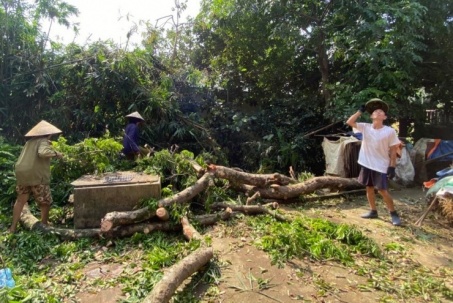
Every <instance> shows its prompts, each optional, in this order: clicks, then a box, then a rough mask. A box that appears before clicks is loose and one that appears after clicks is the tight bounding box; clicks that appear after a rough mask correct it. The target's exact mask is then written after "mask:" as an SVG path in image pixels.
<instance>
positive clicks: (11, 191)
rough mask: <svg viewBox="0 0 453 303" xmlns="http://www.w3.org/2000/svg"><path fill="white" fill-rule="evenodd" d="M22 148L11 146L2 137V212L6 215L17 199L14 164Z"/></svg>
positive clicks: (0, 200)
mask: <svg viewBox="0 0 453 303" xmlns="http://www.w3.org/2000/svg"><path fill="white" fill-rule="evenodd" d="M19 153H20V146H15V145H10V144H8V143H6V142H5V140H4V138H3V137H1V136H0V210H1V213H4V210H6V208H7V207H9V206H10V205H11V203H12V202H13V201H14V200H15V198H16V190H15V189H16V176H15V175H14V164H15V163H16V160H17V158H18V157H19Z"/></svg>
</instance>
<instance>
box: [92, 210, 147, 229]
mask: <svg viewBox="0 0 453 303" xmlns="http://www.w3.org/2000/svg"><path fill="white" fill-rule="evenodd" d="M155 215H156V212H153V211H151V210H149V209H148V208H147V207H146V208H142V209H138V210H132V211H127V212H124V211H113V212H110V213H107V214H106V215H105V216H104V218H102V219H101V232H103V233H106V232H108V231H109V230H111V229H112V228H113V227H115V226H119V225H128V224H134V223H139V222H142V221H145V220H149V219H151V218H152V217H154V216H155Z"/></svg>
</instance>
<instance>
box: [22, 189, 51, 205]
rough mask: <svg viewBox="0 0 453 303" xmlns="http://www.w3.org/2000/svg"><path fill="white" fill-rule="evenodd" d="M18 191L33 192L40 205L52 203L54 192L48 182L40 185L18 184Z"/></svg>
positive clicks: (23, 192)
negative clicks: (52, 192)
mask: <svg viewBox="0 0 453 303" xmlns="http://www.w3.org/2000/svg"><path fill="white" fill-rule="evenodd" d="M16 192H17V194H18V195H22V194H33V197H34V198H35V200H36V203H37V204H38V205H50V204H52V194H51V192H50V186H49V185H48V184H40V185H32V186H27V185H17V186H16Z"/></svg>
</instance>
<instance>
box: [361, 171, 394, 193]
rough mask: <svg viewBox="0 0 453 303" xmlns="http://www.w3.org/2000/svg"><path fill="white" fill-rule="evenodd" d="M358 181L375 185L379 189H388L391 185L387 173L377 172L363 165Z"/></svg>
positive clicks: (366, 184) (367, 184)
mask: <svg viewBox="0 0 453 303" xmlns="http://www.w3.org/2000/svg"><path fill="white" fill-rule="evenodd" d="M357 181H359V183H360V184H363V185H365V186H374V188H376V189H377V190H381V189H382V190H387V189H388V187H389V185H388V181H387V174H384V173H381V172H377V171H374V170H371V169H369V168H366V167H363V166H362V168H361V169H360V174H359V177H358V178H357Z"/></svg>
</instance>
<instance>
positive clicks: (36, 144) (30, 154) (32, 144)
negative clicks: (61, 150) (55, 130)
mask: <svg viewBox="0 0 453 303" xmlns="http://www.w3.org/2000/svg"><path fill="white" fill-rule="evenodd" d="M55 156H56V152H55V151H54V150H53V149H52V148H51V146H50V143H49V141H48V138H47V137H36V138H32V139H30V140H28V141H27V143H25V146H24V148H23V149H22V152H21V153H20V156H19V159H18V160H17V162H16V166H15V172H16V180H17V182H16V183H17V185H26V186H33V185H40V184H50V158H52V157H55Z"/></svg>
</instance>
